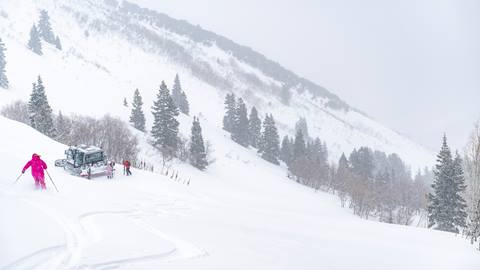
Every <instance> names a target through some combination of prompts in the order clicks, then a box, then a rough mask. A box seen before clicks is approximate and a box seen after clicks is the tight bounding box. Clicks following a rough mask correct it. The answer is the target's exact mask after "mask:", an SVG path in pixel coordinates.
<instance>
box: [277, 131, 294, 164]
mask: <svg viewBox="0 0 480 270" xmlns="http://www.w3.org/2000/svg"><path fill="white" fill-rule="evenodd" d="M280 160H281V161H283V162H285V164H287V166H289V165H290V164H291V162H292V160H293V143H292V141H291V139H290V138H289V137H288V136H287V135H285V136H284V137H283V139H282V146H281V148H280Z"/></svg>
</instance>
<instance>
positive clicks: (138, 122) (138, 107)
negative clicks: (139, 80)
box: [130, 89, 145, 132]
mask: <svg viewBox="0 0 480 270" xmlns="http://www.w3.org/2000/svg"><path fill="white" fill-rule="evenodd" d="M142 106H143V101H142V97H141V96H140V92H139V91H138V89H136V90H135V92H134V94H133V103H132V113H131V115H130V123H132V125H133V127H135V128H136V129H138V130H140V131H143V132H145V114H144V113H143V109H142Z"/></svg>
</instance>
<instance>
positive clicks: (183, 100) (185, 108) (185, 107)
mask: <svg viewBox="0 0 480 270" xmlns="http://www.w3.org/2000/svg"><path fill="white" fill-rule="evenodd" d="M180 108H181V111H182V113H183V114H186V115H189V114H190V104H189V103H188V99H187V94H185V92H184V91H182V93H181V94H180Z"/></svg>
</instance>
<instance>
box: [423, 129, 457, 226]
mask: <svg viewBox="0 0 480 270" xmlns="http://www.w3.org/2000/svg"><path fill="white" fill-rule="evenodd" d="M434 174H435V179H434V182H433V184H432V189H433V192H432V193H430V194H428V199H429V205H428V227H433V228H434V229H437V230H441V231H448V232H454V233H458V232H459V230H458V227H465V218H466V214H465V207H466V206H465V201H464V200H463V198H462V194H461V193H462V192H463V191H464V190H465V185H464V181H465V180H464V179H463V170H462V168H461V159H460V157H458V155H457V157H456V158H455V160H454V159H453V158H452V153H451V151H450V148H449V147H448V144H447V137H446V136H444V137H443V143H442V148H441V150H440V153H439V154H438V155H437V164H436V166H435V171H434Z"/></svg>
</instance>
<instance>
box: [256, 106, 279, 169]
mask: <svg viewBox="0 0 480 270" xmlns="http://www.w3.org/2000/svg"><path fill="white" fill-rule="evenodd" d="M279 144H280V138H279V136H278V131H277V127H276V125H275V120H274V119H273V116H272V115H268V114H267V115H266V116H265V120H264V121H263V132H262V143H261V144H260V149H259V152H260V153H261V155H262V158H263V159H265V160H266V161H269V162H271V163H273V164H277V165H278V164H280V163H279V162H278V157H279V155H280V149H279V148H280V146H279Z"/></svg>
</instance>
